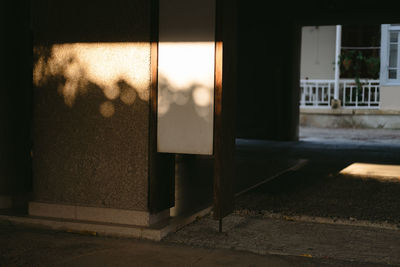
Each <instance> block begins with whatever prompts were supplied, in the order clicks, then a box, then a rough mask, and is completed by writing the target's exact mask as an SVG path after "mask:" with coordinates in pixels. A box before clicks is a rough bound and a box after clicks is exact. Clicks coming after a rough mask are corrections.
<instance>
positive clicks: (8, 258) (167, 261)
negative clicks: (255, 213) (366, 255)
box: [0, 216, 395, 267]
mask: <svg viewBox="0 0 400 267" xmlns="http://www.w3.org/2000/svg"><path fill="white" fill-rule="evenodd" d="M232 220H233V221H232ZM227 221H232V222H231V223H230V224H231V225H232V223H233V224H234V225H235V226H238V225H240V228H241V229H242V232H237V231H236V230H233V229H232V227H231V229H230V230H228V228H227V229H226V230H227V232H225V233H222V234H220V233H217V231H216V228H215V227H216V222H215V221H214V220H210V219H208V218H205V220H201V221H199V223H200V224H199V223H196V224H194V225H192V226H189V227H188V228H186V229H185V230H182V231H180V232H178V233H177V234H176V235H173V236H171V237H169V238H167V239H166V240H165V241H163V242H161V243H155V242H150V241H143V240H136V239H122V238H107V237H96V236H85V235H79V234H73V233H65V232H54V231H49V230H39V229H33V228H26V227H25V228H21V227H18V226H12V225H7V224H4V223H1V224H0V266H232V267H233V266H277V267H286V266H360V267H361V266H390V265H387V263H385V262H388V261H390V260H391V259H390V258H383V259H381V260H382V261H383V263H377V262H366V261H365V259H363V260H362V261H354V260H353V259H350V260H346V259H345V260H343V259H338V258H331V257H330V256H331V255H334V252H335V250H334V251H333V252H330V253H329V254H326V255H325V256H324V257H317V258H314V257H313V254H314V255H315V251H312V250H310V249H309V248H311V247H312V246H313V245H311V246H310V241H309V240H305V241H306V242H305V243H304V244H305V245H306V247H302V246H301V245H300V246H299V244H302V243H303V242H302V241H301V239H299V235H298V234H297V235H296V234H295V233H296V232H299V231H303V230H304V227H303V228H302V227H300V228H296V225H297V224H292V230H291V231H289V232H286V234H285V232H282V236H280V235H277V236H273V238H269V236H268V235H266V233H267V232H269V231H268V228H263V229H262V232H261V236H260V238H257V237H254V236H253V235H254V234H255V232H254V230H257V228H254V223H250V225H249V226H246V225H245V224H244V223H243V220H242V219H240V218H239V221H238V218H237V217H235V216H233V217H232V216H230V217H229V218H228V219H227ZM204 223H206V225H204ZM276 223H278V224H276ZM269 224H270V223H269ZM234 225H232V226H234ZM273 225H275V226H274V227H275V228H276V227H280V225H281V224H280V223H279V222H273ZM258 226H261V225H258ZM264 226H268V225H264ZM199 227H200V228H199ZM293 227H294V228H293ZM193 229H194V230H193ZM243 229H248V230H247V231H243ZM282 230H284V229H282ZM199 231H200V232H199ZM188 232H190V233H191V235H195V236H192V237H191V238H190V240H191V241H192V242H193V244H187V243H185V242H180V241H181V240H182V234H184V233H188ZM275 233H277V232H276V231H275ZM321 234H322V233H320V235H319V236H321ZM233 236H236V238H239V239H241V240H247V241H246V242H247V243H248V244H249V245H250V246H251V247H253V248H254V246H257V245H259V244H260V242H261V243H262V244H263V246H261V247H259V248H258V250H257V253H253V252H249V251H245V250H246V249H244V250H243V248H241V247H240V246H238V245H237V243H236V241H235V240H232V237H233ZM250 237H251V239H250ZM389 237H390V236H389ZM324 238H328V236H327V237H324ZM394 238H395V236H393V237H391V238H390V240H392V239H394ZM205 239H209V240H208V243H207V244H206V243H204V240H205ZM217 240H219V241H217ZM223 240H225V241H224V242H223V243H224V244H225V245H224V246H221V241H223ZM363 240H365V239H363ZM242 242H244V241H242ZM282 242H283V243H282ZM288 243H289V244H291V245H289V247H291V248H292V249H293V247H294V246H298V247H297V249H296V250H295V251H294V254H290V253H293V251H290V250H289V251H288V252H284V253H282V251H283V250H284V246H283V244H288ZM243 244H244V243H243ZM280 244H281V245H280ZM314 245H316V244H314ZM355 245H356V244H355ZM390 245H391V244H390V243H388V246H390ZM271 246H272V247H271ZM274 246H275V247H279V246H281V247H280V248H279V249H280V251H281V252H280V253H275V252H274V251H272V250H271V248H272V249H273V247H274ZM340 250H343V248H342V249H340ZM358 250H359V249H358ZM389 250H391V248H390V247H389ZM258 252H261V253H258ZM374 255H375V254H374ZM390 263H395V262H390Z"/></svg>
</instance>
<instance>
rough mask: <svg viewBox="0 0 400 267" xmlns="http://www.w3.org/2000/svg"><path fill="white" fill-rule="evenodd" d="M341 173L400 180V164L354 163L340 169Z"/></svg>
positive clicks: (384, 179)
mask: <svg viewBox="0 0 400 267" xmlns="http://www.w3.org/2000/svg"><path fill="white" fill-rule="evenodd" d="M340 174H345V175H351V176H355V177H357V178H368V179H371V178H372V179H376V180H381V181H391V182H400V165H386V164H370V163H358V162H356V163H353V164H351V165H350V166H348V167H346V168H344V169H343V170H341V171H340Z"/></svg>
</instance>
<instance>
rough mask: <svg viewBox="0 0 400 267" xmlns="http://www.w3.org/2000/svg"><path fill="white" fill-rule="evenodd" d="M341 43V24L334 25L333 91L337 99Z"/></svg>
mask: <svg viewBox="0 0 400 267" xmlns="http://www.w3.org/2000/svg"><path fill="white" fill-rule="evenodd" d="M341 43H342V26H341V25H336V51H335V91H334V96H333V97H334V99H335V100H339V76H340V66H339V60H340V50H341Z"/></svg>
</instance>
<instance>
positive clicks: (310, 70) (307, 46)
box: [300, 26, 336, 80]
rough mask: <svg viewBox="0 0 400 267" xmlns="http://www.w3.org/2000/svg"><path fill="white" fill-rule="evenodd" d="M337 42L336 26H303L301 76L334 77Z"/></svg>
mask: <svg viewBox="0 0 400 267" xmlns="http://www.w3.org/2000/svg"><path fill="white" fill-rule="evenodd" d="M335 44H336V27H335V26H319V27H315V26H307V27H303V29H302V38H301V68H300V78H301V79H305V78H308V79H311V80H312V79H334V76H335V70H334V69H333V67H334V66H333V62H334V61H335Z"/></svg>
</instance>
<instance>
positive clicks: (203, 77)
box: [158, 42, 215, 119]
mask: <svg viewBox="0 0 400 267" xmlns="http://www.w3.org/2000/svg"><path fill="white" fill-rule="evenodd" d="M214 55H215V43H214V42H182V43H179V42H160V44H159V65H158V74H159V99H158V105H159V108H158V113H159V115H160V116H162V115H164V114H165V113H167V112H168V111H169V108H170V105H171V104H176V105H178V106H184V105H186V104H187V103H188V101H189V100H190V98H192V99H193V102H194V104H195V106H197V107H199V109H195V110H196V111H197V110H199V111H198V114H197V115H198V116H200V117H204V118H206V119H209V116H210V115H209V112H206V111H204V110H205V107H208V109H212V107H213V105H214V63H215V62H214V61H215V57H214Z"/></svg>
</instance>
